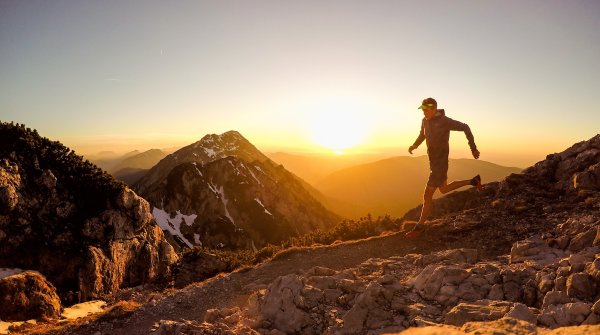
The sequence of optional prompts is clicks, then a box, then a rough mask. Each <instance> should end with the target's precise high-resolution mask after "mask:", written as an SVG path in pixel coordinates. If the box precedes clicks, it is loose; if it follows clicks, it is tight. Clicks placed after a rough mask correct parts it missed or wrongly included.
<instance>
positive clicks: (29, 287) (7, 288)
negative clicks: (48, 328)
mask: <svg viewBox="0 0 600 335" xmlns="http://www.w3.org/2000/svg"><path fill="white" fill-rule="evenodd" d="M61 312H62V307H61V303H60V299H59V297H58V295H57V294H56V288H54V286H53V285H52V284H51V283H50V282H49V281H48V280H46V278H44V276H42V275H41V274H39V273H37V272H32V271H26V272H22V273H19V274H14V275H12V276H8V277H4V278H0V320H4V321H25V320H31V319H51V318H57V317H59V316H60V313H61Z"/></svg>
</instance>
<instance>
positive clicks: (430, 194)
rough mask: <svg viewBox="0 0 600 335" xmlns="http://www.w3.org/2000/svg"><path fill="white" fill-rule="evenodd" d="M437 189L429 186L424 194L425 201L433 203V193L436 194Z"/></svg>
mask: <svg viewBox="0 0 600 335" xmlns="http://www.w3.org/2000/svg"><path fill="white" fill-rule="evenodd" d="M435 189H436V188H435V187H431V186H427V187H426V188H425V192H424V193H423V200H424V201H431V199H433V193H435Z"/></svg>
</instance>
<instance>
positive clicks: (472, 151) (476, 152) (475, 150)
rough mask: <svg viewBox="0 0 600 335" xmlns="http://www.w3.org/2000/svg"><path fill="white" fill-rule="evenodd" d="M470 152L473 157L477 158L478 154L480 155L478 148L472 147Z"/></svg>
mask: <svg viewBox="0 0 600 335" xmlns="http://www.w3.org/2000/svg"><path fill="white" fill-rule="evenodd" d="M471 153H472V154H473V157H475V159H479V155H480V152H479V150H477V149H473V150H471Z"/></svg>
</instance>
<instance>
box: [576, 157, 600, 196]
mask: <svg viewBox="0 0 600 335" xmlns="http://www.w3.org/2000/svg"><path fill="white" fill-rule="evenodd" d="M573 188H575V189H577V190H599V189H600V163H598V164H595V165H592V166H590V167H589V168H588V169H587V170H585V171H583V172H578V173H575V175H574V176H573Z"/></svg>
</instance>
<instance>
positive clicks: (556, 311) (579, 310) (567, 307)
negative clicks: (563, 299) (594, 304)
mask: <svg viewBox="0 0 600 335" xmlns="http://www.w3.org/2000/svg"><path fill="white" fill-rule="evenodd" d="M590 313H591V304H588V303H584V302H575V303H568V304H564V305H549V306H548V307H546V308H544V309H543V310H542V313H541V314H540V315H539V316H538V322H539V323H540V324H541V325H544V326H546V327H550V328H556V327H565V326H576V325H579V324H581V323H582V322H583V321H585V319H586V318H587V317H588V315H589V314H590Z"/></svg>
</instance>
